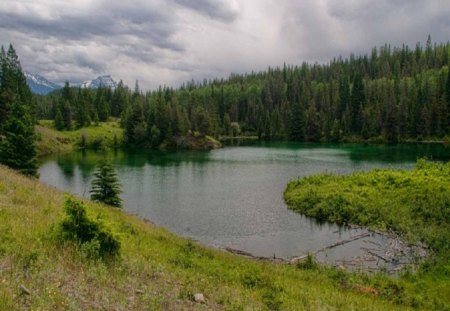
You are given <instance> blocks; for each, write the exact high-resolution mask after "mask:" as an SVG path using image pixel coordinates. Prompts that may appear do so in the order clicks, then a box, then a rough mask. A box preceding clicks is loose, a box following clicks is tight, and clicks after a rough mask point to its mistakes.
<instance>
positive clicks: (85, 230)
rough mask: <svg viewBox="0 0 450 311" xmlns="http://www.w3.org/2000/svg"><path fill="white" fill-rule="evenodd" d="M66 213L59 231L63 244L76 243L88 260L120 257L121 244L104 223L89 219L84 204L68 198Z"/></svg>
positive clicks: (65, 206) (65, 205)
mask: <svg viewBox="0 0 450 311" xmlns="http://www.w3.org/2000/svg"><path fill="white" fill-rule="evenodd" d="M64 211H65V213H66V217H65V219H63V220H62V222H61V223H60V224H59V226H58V231H57V233H58V234H57V235H58V238H59V240H60V241H61V242H65V241H70V242H74V243H75V244H76V245H77V248H78V250H80V251H81V253H82V254H83V255H84V256H85V257H87V258H88V259H97V258H101V259H106V258H114V257H116V256H118V255H119V251H120V242H119V241H118V240H117V239H116V238H115V237H114V236H113V235H112V233H111V232H109V231H108V230H107V229H106V228H104V226H103V224H102V223H100V222H98V221H94V220H91V219H89V218H88V217H87V214H86V207H85V206H84V204H83V203H82V202H80V201H77V200H75V199H74V198H72V197H68V198H67V199H66V201H65V202H64Z"/></svg>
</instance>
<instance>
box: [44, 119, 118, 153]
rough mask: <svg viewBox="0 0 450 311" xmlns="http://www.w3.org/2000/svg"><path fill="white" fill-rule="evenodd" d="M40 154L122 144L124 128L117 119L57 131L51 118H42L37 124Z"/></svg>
mask: <svg viewBox="0 0 450 311" xmlns="http://www.w3.org/2000/svg"><path fill="white" fill-rule="evenodd" d="M36 133H37V135H38V140H37V150H38V155H39V156H41V157H42V156H46V155H50V154H56V153H67V152H70V151H72V150H74V149H75V148H88V149H100V148H102V147H114V146H115V145H120V144H122V141H123V129H122V128H121V127H120V126H119V123H118V122H116V121H110V122H100V123H99V124H98V125H91V126H88V127H84V128H81V129H76V130H73V131H57V130H55V128H54V126H53V121H51V120H41V121H39V124H38V125H37V126H36Z"/></svg>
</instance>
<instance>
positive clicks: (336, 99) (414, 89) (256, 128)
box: [37, 37, 450, 147]
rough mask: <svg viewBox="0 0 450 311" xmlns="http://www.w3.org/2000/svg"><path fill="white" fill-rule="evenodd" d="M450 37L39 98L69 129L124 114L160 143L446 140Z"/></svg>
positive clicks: (147, 139)
mask: <svg viewBox="0 0 450 311" xmlns="http://www.w3.org/2000/svg"><path fill="white" fill-rule="evenodd" d="M449 58H450V44H449V43H445V44H444V43H441V44H436V43H435V44H432V42H431V38H430V37H428V40H427V42H426V44H425V46H422V45H421V44H420V43H418V44H417V45H416V46H415V48H409V47H408V46H406V45H403V46H402V47H393V48H392V47H391V46H390V45H384V46H382V47H380V48H373V49H372V51H371V53H370V55H360V56H355V55H350V57H348V58H345V59H344V58H342V57H338V58H335V59H333V60H332V61H330V62H329V63H328V64H317V63H316V64H307V63H303V64H302V65H300V66H292V65H284V66H283V67H281V68H279V67H277V68H268V69H267V70H266V71H262V72H257V73H255V72H252V73H249V74H242V75H240V74H232V75H231V76H230V77H229V78H228V79H215V80H209V81H207V80H205V81H203V82H202V83H199V82H194V81H191V82H189V83H185V84H183V85H182V86H181V87H179V88H176V89H175V88H170V87H159V88H158V89H157V90H154V91H148V92H145V93H143V92H142V91H140V89H139V86H138V84H137V83H136V86H135V88H134V90H131V89H129V88H128V87H126V86H125V85H124V84H123V83H122V82H120V83H119V85H118V87H117V88H116V89H115V90H111V89H108V88H102V87H101V88H99V89H97V90H90V89H81V88H78V89H76V88H70V87H69V85H68V84H66V86H65V87H64V88H63V89H62V90H61V91H59V92H56V93H53V94H51V95H48V96H44V97H40V98H39V105H38V111H37V116H38V117H39V118H47V119H54V120H55V125H56V127H57V128H59V129H64V128H65V129H70V128H71V127H72V126H73V124H75V126H79V127H81V126H84V125H87V124H90V123H92V122H94V123H95V122H98V121H105V120H108V119H109V118H111V117H115V118H120V119H121V125H122V126H123V128H124V130H125V135H124V138H125V142H126V143H128V144H131V145H138V146H149V147H157V146H159V145H160V144H161V143H170V142H173V141H174V140H175V138H177V137H182V136H185V135H190V134H192V133H197V134H199V135H202V136H204V135H210V136H214V137H219V136H236V135H246V136H249V135H251V136H257V137H258V138H260V139H266V140H271V139H277V140H292V141H308V142H320V141H321V142H340V141H373V142H398V141H406V140H423V139H442V138H443V137H445V136H446V135H449V134H450V71H449Z"/></svg>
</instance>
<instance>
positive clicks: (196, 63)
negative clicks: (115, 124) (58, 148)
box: [0, 0, 450, 90]
mask: <svg viewBox="0 0 450 311" xmlns="http://www.w3.org/2000/svg"><path fill="white" fill-rule="evenodd" d="M429 34H430V35H431V38H432V40H433V42H447V41H449V40H450V1H449V0H426V1H424V0H390V1H388V0H126V1H125V0H121V1H116V0H70V1H67V0H0V44H2V45H4V46H7V45H9V44H10V43H11V44H13V46H14V48H15V49H16V51H17V53H18V55H19V58H20V61H21V64H22V68H23V69H24V70H25V71H27V72H30V73H38V74H40V75H42V76H44V77H45V78H47V79H49V80H50V81H53V82H57V83H62V82H64V81H66V80H68V81H71V82H82V81H84V80H88V79H93V78H95V77H97V76H99V75H103V74H109V75H111V76H112V77H113V79H115V80H116V81H118V80H123V81H124V83H125V84H127V85H129V86H131V87H134V84H135V81H136V80H138V81H139V85H140V87H141V89H143V90H150V89H155V88H157V87H158V86H159V85H166V86H172V87H178V86H180V85H181V83H183V82H187V81H190V80H192V79H194V80H196V81H202V80H203V79H214V78H226V77H228V76H229V75H230V74H231V73H245V72H251V71H261V70H265V69H267V68H268V67H269V66H272V67H276V66H283V64H284V63H286V64H293V65H300V64H301V63H302V62H309V63H314V62H319V63H326V62H328V61H329V60H331V59H333V58H334V57H338V56H342V57H348V56H349V55H350V53H354V54H357V55H359V54H370V51H371V49H372V48H373V47H375V46H377V47H379V46H381V45H384V44H385V43H388V44H391V46H401V44H403V43H405V44H408V45H409V46H410V47H415V45H416V43H417V42H421V43H422V44H424V43H425V42H426V40H427V37H428V35H429Z"/></svg>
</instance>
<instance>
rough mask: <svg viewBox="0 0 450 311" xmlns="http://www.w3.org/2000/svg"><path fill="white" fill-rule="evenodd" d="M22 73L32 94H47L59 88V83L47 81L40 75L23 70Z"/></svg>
mask: <svg viewBox="0 0 450 311" xmlns="http://www.w3.org/2000/svg"><path fill="white" fill-rule="evenodd" d="M24 75H25V78H26V80H27V84H28V87H29V88H30V90H31V92H33V93H34V94H39V95H47V94H48V93H50V92H53V91H55V90H57V89H60V88H61V86H60V85H58V84H56V83H53V82H50V81H48V80H47V79H46V78H44V77H43V76H41V75H38V74H33V73H29V72H25V73H24Z"/></svg>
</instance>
